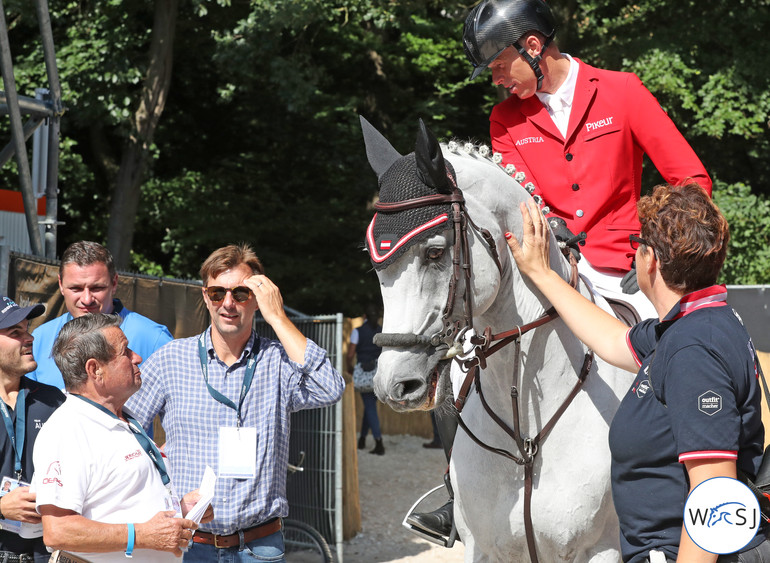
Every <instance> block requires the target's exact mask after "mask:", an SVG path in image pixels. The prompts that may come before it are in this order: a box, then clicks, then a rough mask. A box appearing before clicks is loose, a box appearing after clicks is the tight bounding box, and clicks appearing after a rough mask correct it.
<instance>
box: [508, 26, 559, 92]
mask: <svg viewBox="0 0 770 563" xmlns="http://www.w3.org/2000/svg"><path fill="white" fill-rule="evenodd" d="M552 39H553V35H551V36H550V37H546V38H545V41H544V42H543V47H542V48H541V49H540V53H539V54H538V55H537V56H535V57H533V56H532V55H530V54H529V53H527V50H526V49H525V48H524V47H522V46H521V45H520V44H519V42H518V41H516V42H514V43H513V47H514V49H516V50H517V51H518V52H519V54H520V55H521V56H522V57H524V60H525V61H527V63H529V66H530V67H531V68H532V70H533V71H534V73H535V78H537V91H540V88H542V87H543V78H544V76H543V70H542V69H541V68H540V60H541V59H542V58H543V53H545V50H546V49H547V48H548V45H550V44H551V40H552Z"/></svg>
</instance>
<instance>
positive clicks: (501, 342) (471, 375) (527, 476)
mask: <svg viewBox="0 0 770 563" xmlns="http://www.w3.org/2000/svg"><path fill="white" fill-rule="evenodd" d="M569 256H570V264H571V265H572V277H571V279H570V285H571V286H572V287H573V288H575V289H577V284H578V279H579V278H578V275H577V262H576V260H575V258H574V257H573V256H572V255H571V254H570V255H569ZM592 299H593V295H592ZM558 316H559V314H558V313H557V312H556V310H555V309H554V308H553V307H551V308H550V309H549V310H547V311H546V312H545V313H543V315H542V316H541V317H539V318H537V319H536V320H534V321H532V322H531V323H528V324H526V325H524V326H521V327H518V326H517V327H516V328H515V329H513V330H509V331H507V332H503V333H500V334H495V335H493V334H491V329H490V327H487V328H486V330H485V331H484V334H483V335H482V336H477V335H474V336H472V337H471V339H470V341H471V343H472V344H473V345H474V353H473V356H472V357H470V358H468V359H467V360H462V361H461V360H458V361H459V363H460V365H461V367H462V368H463V369H464V370H467V375H466V376H465V379H464V380H463V383H462V386H461V387H460V392H459V394H458V397H457V400H455V403H454V406H455V408H456V409H457V422H458V424H459V425H460V427H461V428H462V429H463V430H464V431H465V433H466V434H467V435H468V437H469V438H470V439H471V440H473V441H474V442H475V443H476V444H477V445H478V446H479V447H481V448H483V449H485V450H487V451H490V452H492V453H495V454H498V455H501V456H503V457H505V458H507V459H510V460H512V461H514V462H515V463H517V464H518V465H523V466H524V533H525V535H526V538H527V549H528V551H529V557H530V560H531V561H532V563H538V557H537V548H536V546H535V529H534V526H533V524H532V487H533V479H532V476H533V472H534V464H535V457H536V456H537V454H538V452H539V450H540V448H539V446H540V443H541V442H542V441H543V440H545V438H546V437H547V436H548V434H549V433H550V432H551V430H552V429H553V427H554V426H556V422H557V421H558V420H559V419H560V418H561V416H562V414H564V412H565V411H566V410H567V407H569V405H570V404H571V403H572V400H573V399H574V398H575V397H576V396H577V394H578V392H579V391H580V389H581V388H582V387H583V383H585V380H586V378H587V377H588V374H589V372H590V371H591V367H592V366H593V362H594V353H593V350H590V349H589V350H588V352H586V355H585V357H584V359H583V366H582V367H581V368H580V372H579V373H578V376H577V381H576V382H575V385H574V386H573V387H572V390H571V391H570V393H569V395H567V397H566V398H565V399H564V401H563V402H562V404H561V405H560V406H559V408H558V409H556V412H554V414H553V415H552V416H551V418H550V419H549V420H548V422H547V423H546V424H545V425H544V426H543V428H541V429H540V432H538V433H537V435H536V436H535V437H534V438H524V437H523V436H522V434H521V417H520V411H519V387H518V385H519V365H520V362H519V355H520V352H521V337H522V336H523V335H524V334H526V333H527V332H529V331H531V330H534V329H536V328H538V327H539V326H542V325H544V324H546V323H548V322H550V321H552V320H554V319H556V318H557V317H558ZM492 342H496V344H493V345H492V344H491V343H492ZM511 342H514V343H515V345H516V352H515V359H514V368H513V383H512V384H511V410H512V411H513V428H511V427H510V426H508V424H507V423H506V422H505V421H504V420H503V419H502V418H500V417H499V416H498V415H497V413H495V412H494V411H493V410H492V408H491V407H490V406H489V404H488V403H487V401H486V398H485V397H484V393H483V392H482V390H481V376H480V372H481V369H484V368H485V367H486V360H487V357H489V356H490V355H492V354H494V353H495V352H497V351H498V350H500V349H501V348H503V347H504V346H506V345H507V344H510V343H511ZM472 384H473V385H475V387H476V393H477V394H478V396H479V399H480V400H481V405H482V406H483V407H484V410H485V411H486V413H487V414H488V415H489V417H490V418H491V419H492V420H493V421H494V422H495V424H497V425H498V426H499V427H500V428H501V429H502V430H503V431H504V432H505V433H506V434H508V435H509V436H510V437H511V438H512V439H513V441H514V442H515V443H516V446H517V448H518V450H519V455H518V456H517V455H515V454H513V453H512V452H510V451H508V450H505V449H503V448H496V447H494V446H490V445H489V444H486V443H485V442H483V441H482V440H481V439H480V438H479V437H478V436H476V435H475V434H474V433H473V431H471V429H470V428H468V425H467V424H465V421H464V420H463V418H462V416H461V413H462V409H463V407H464V406H465V403H466V402H467V399H468V393H469V392H470V388H471V385H472Z"/></svg>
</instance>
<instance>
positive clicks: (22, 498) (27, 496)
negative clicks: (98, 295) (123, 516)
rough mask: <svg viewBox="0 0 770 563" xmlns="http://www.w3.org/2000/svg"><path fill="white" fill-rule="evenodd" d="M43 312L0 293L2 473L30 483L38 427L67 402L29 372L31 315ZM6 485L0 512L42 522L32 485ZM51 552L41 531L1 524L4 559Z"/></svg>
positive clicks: (40, 561)
mask: <svg viewBox="0 0 770 563" xmlns="http://www.w3.org/2000/svg"><path fill="white" fill-rule="evenodd" d="M44 312H45V306H44V305H30V306H28V307H19V306H18V305H17V304H16V303H14V301H13V300H12V299H10V298H9V297H0V399H2V404H0V410H1V411H2V418H3V422H4V423H5V424H4V425H3V426H2V429H0V452H2V457H1V458H0V476H2V477H10V478H12V479H16V480H17V481H20V482H22V483H31V481H32V476H33V475H34V473H35V464H34V462H33V459H32V451H33V448H34V447H35V441H36V440H37V437H38V434H39V433H40V428H41V427H42V426H43V424H45V422H46V421H47V420H48V418H49V417H50V416H51V415H52V414H53V412H54V411H55V410H56V409H57V408H58V407H59V405H61V404H62V403H63V402H64V394H63V393H62V392H61V391H59V390H58V389H57V388H55V387H51V386H50V385H45V384H44V383H39V382H36V381H33V380H31V379H29V378H28V377H27V374H28V373H30V372H32V371H34V369H35V367H36V366H37V362H35V357H34V355H33V354H32V335H31V334H30V333H29V321H30V319H34V318H37V317H39V316H40V315H42V314H43V313H44ZM17 440H18V441H17ZM2 490H3V493H4V494H3V496H2V497H0V518H5V519H8V520H16V521H18V522H23V523H27V524H38V523H39V522H40V515H39V514H38V513H37V511H36V510H35V494H34V493H32V492H30V488H29V486H28V485H24V484H23V485H21V486H18V487H16V488H14V489H13V490H11V481H10V480H9V479H4V482H3V489H2ZM49 557H50V555H49V553H48V551H47V550H46V548H45V544H44V543H43V538H42V537H40V538H34V539H26V538H22V537H21V536H20V535H18V534H16V533H14V532H11V531H8V530H0V561H9V562H13V561H17V562H25V563H32V562H33V561H34V562H35V563H44V562H46V561H48V558H49Z"/></svg>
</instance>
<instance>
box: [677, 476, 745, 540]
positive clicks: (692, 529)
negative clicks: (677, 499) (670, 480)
mask: <svg viewBox="0 0 770 563" xmlns="http://www.w3.org/2000/svg"><path fill="white" fill-rule="evenodd" d="M759 523H760V512H759V502H758V501H757V499H756V497H755V496H754V493H752V492H751V489H749V488H748V487H747V486H746V485H744V484H743V483H741V482H740V481H738V480H737V479H731V478H730V477H714V478H712V479H707V480H706V481H703V482H702V483H700V484H699V485H698V486H697V487H695V489H693V491H692V493H690V495H689V496H688V497H687V502H686V503H685V505H684V527H685V530H686V531H687V534H688V535H689V536H690V538H691V539H692V541H694V542H695V544H696V545H697V546H698V547H700V548H701V549H705V550H706V551H710V552H711V553H733V552H735V551H738V550H740V549H741V548H743V547H744V546H745V545H746V544H748V543H749V542H750V541H751V540H752V539H753V538H754V536H755V535H756V533H757V530H758V528H759Z"/></svg>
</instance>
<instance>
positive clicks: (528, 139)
mask: <svg viewBox="0 0 770 563" xmlns="http://www.w3.org/2000/svg"><path fill="white" fill-rule="evenodd" d="M544 142H545V140H544V139H543V138H542V137H524V138H523V139H518V140H517V141H516V143H515V144H516V146H517V147H520V146H521V145H528V144H530V143H544Z"/></svg>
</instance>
